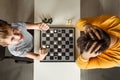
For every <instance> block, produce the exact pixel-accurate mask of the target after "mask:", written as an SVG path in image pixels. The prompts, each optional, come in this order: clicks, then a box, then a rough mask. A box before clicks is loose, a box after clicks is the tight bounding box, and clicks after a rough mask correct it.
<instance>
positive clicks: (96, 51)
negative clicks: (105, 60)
mask: <svg viewBox="0 0 120 80" xmlns="http://www.w3.org/2000/svg"><path fill="white" fill-rule="evenodd" d="M101 46H102V45H101V44H100V45H99V46H98V47H97V48H96V49H95V51H94V52H95V53H96V54H97V53H99V52H98V50H99V49H100V48H101Z"/></svg>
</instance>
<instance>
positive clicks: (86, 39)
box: [77, 28, 110, 54]
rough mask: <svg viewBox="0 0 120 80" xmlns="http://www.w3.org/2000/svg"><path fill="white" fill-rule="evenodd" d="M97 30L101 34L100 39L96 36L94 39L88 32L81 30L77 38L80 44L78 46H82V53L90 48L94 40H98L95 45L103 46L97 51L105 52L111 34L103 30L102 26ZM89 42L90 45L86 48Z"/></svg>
mask: <svg viewBox="0 0 120 80" xmlns="http://www.w3.org/2000/svg"><path fill="white" fill-rule="evenodd" d="M96 31H97V32H98V33H99V34H100V37H101V39H100V40H99V39H97V38H95V39H94V40H93V39H92V38H91V37H90V36H89V35H88V34H85V33H84V32H81V34H80V37H79V38H78V39H77V46H78V48H80V53H81V54H82V53H83V51H85V50H88V49H89V48H90V47H91V46H92V44H93V43H94V42H97V44H96V46H95V47H97V46H99V45H101V47H100V48H99V49H98V51H96V52H103V51H104V50H106V49H107V48H108V47H109V45H110V36H109V35H108V34H107V33H106V32H105V31H104V30H102V29H100V28H97V30H96ZM93 36H94V37H96V36H95V35H93ZM88 43H89V45H88V46H87V48H86V45H87V44H88ZM94 50H95V49H94ZM94 50H93V51H94Z"/></svg>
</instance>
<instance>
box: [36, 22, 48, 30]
mask: <svg viewBox="0 0 120 80" xmlns="http://www.w3.org/2000/svg"><path fill="white" fill-rule="evenodd" d="M38 27H39V30H41V31H43V30H48V29H49V26H48V25H47V24H46V23H39V24H38Z"/></svg>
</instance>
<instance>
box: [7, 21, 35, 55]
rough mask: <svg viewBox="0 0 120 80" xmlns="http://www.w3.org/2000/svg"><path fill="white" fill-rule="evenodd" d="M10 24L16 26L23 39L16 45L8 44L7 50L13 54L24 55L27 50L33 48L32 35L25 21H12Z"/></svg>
mask: <svg viewBox="0 0 120 80" xmlns="http://www.w3.org/2000/svg"><path fill="white" fill-rule="evenodd" d="M11 26H12V27H15V28H18V29H19V30H20V31H21V33H22V35H23V36H24V39H23V40H22V41H21V42H19V43H18V44H16V45H10V46H8V50H9V51H10V53H11V54H12V55H14V56H19V57H25V55H26V54H27V52H29V51H31V49H32V48H33V37H32V35H31V34H30V33H29V32H28V31H27V29H26V27H25V26H26V24H25V23H22V22H18V23H12V24H11Z"/></svg>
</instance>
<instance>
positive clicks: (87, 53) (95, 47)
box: [81, 42, 101, 60]
mask: <svg viewBox="0 0 120 80" xmlns="http://www.w3.org/2000/svg"><path fill="white" fill-rule="evenodd" d="M100 47H101V44H99V43H97V42H94V43H93V44H92V45H91V42H88V43H87V45H86V47H85V49H84V51H83V53H82V54H81V55H82V57H83V58H84V59H86V60H89V59H90V58H92V57H96V56H98V55H99V54H100V53H99V49H100Z"/></svg>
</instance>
